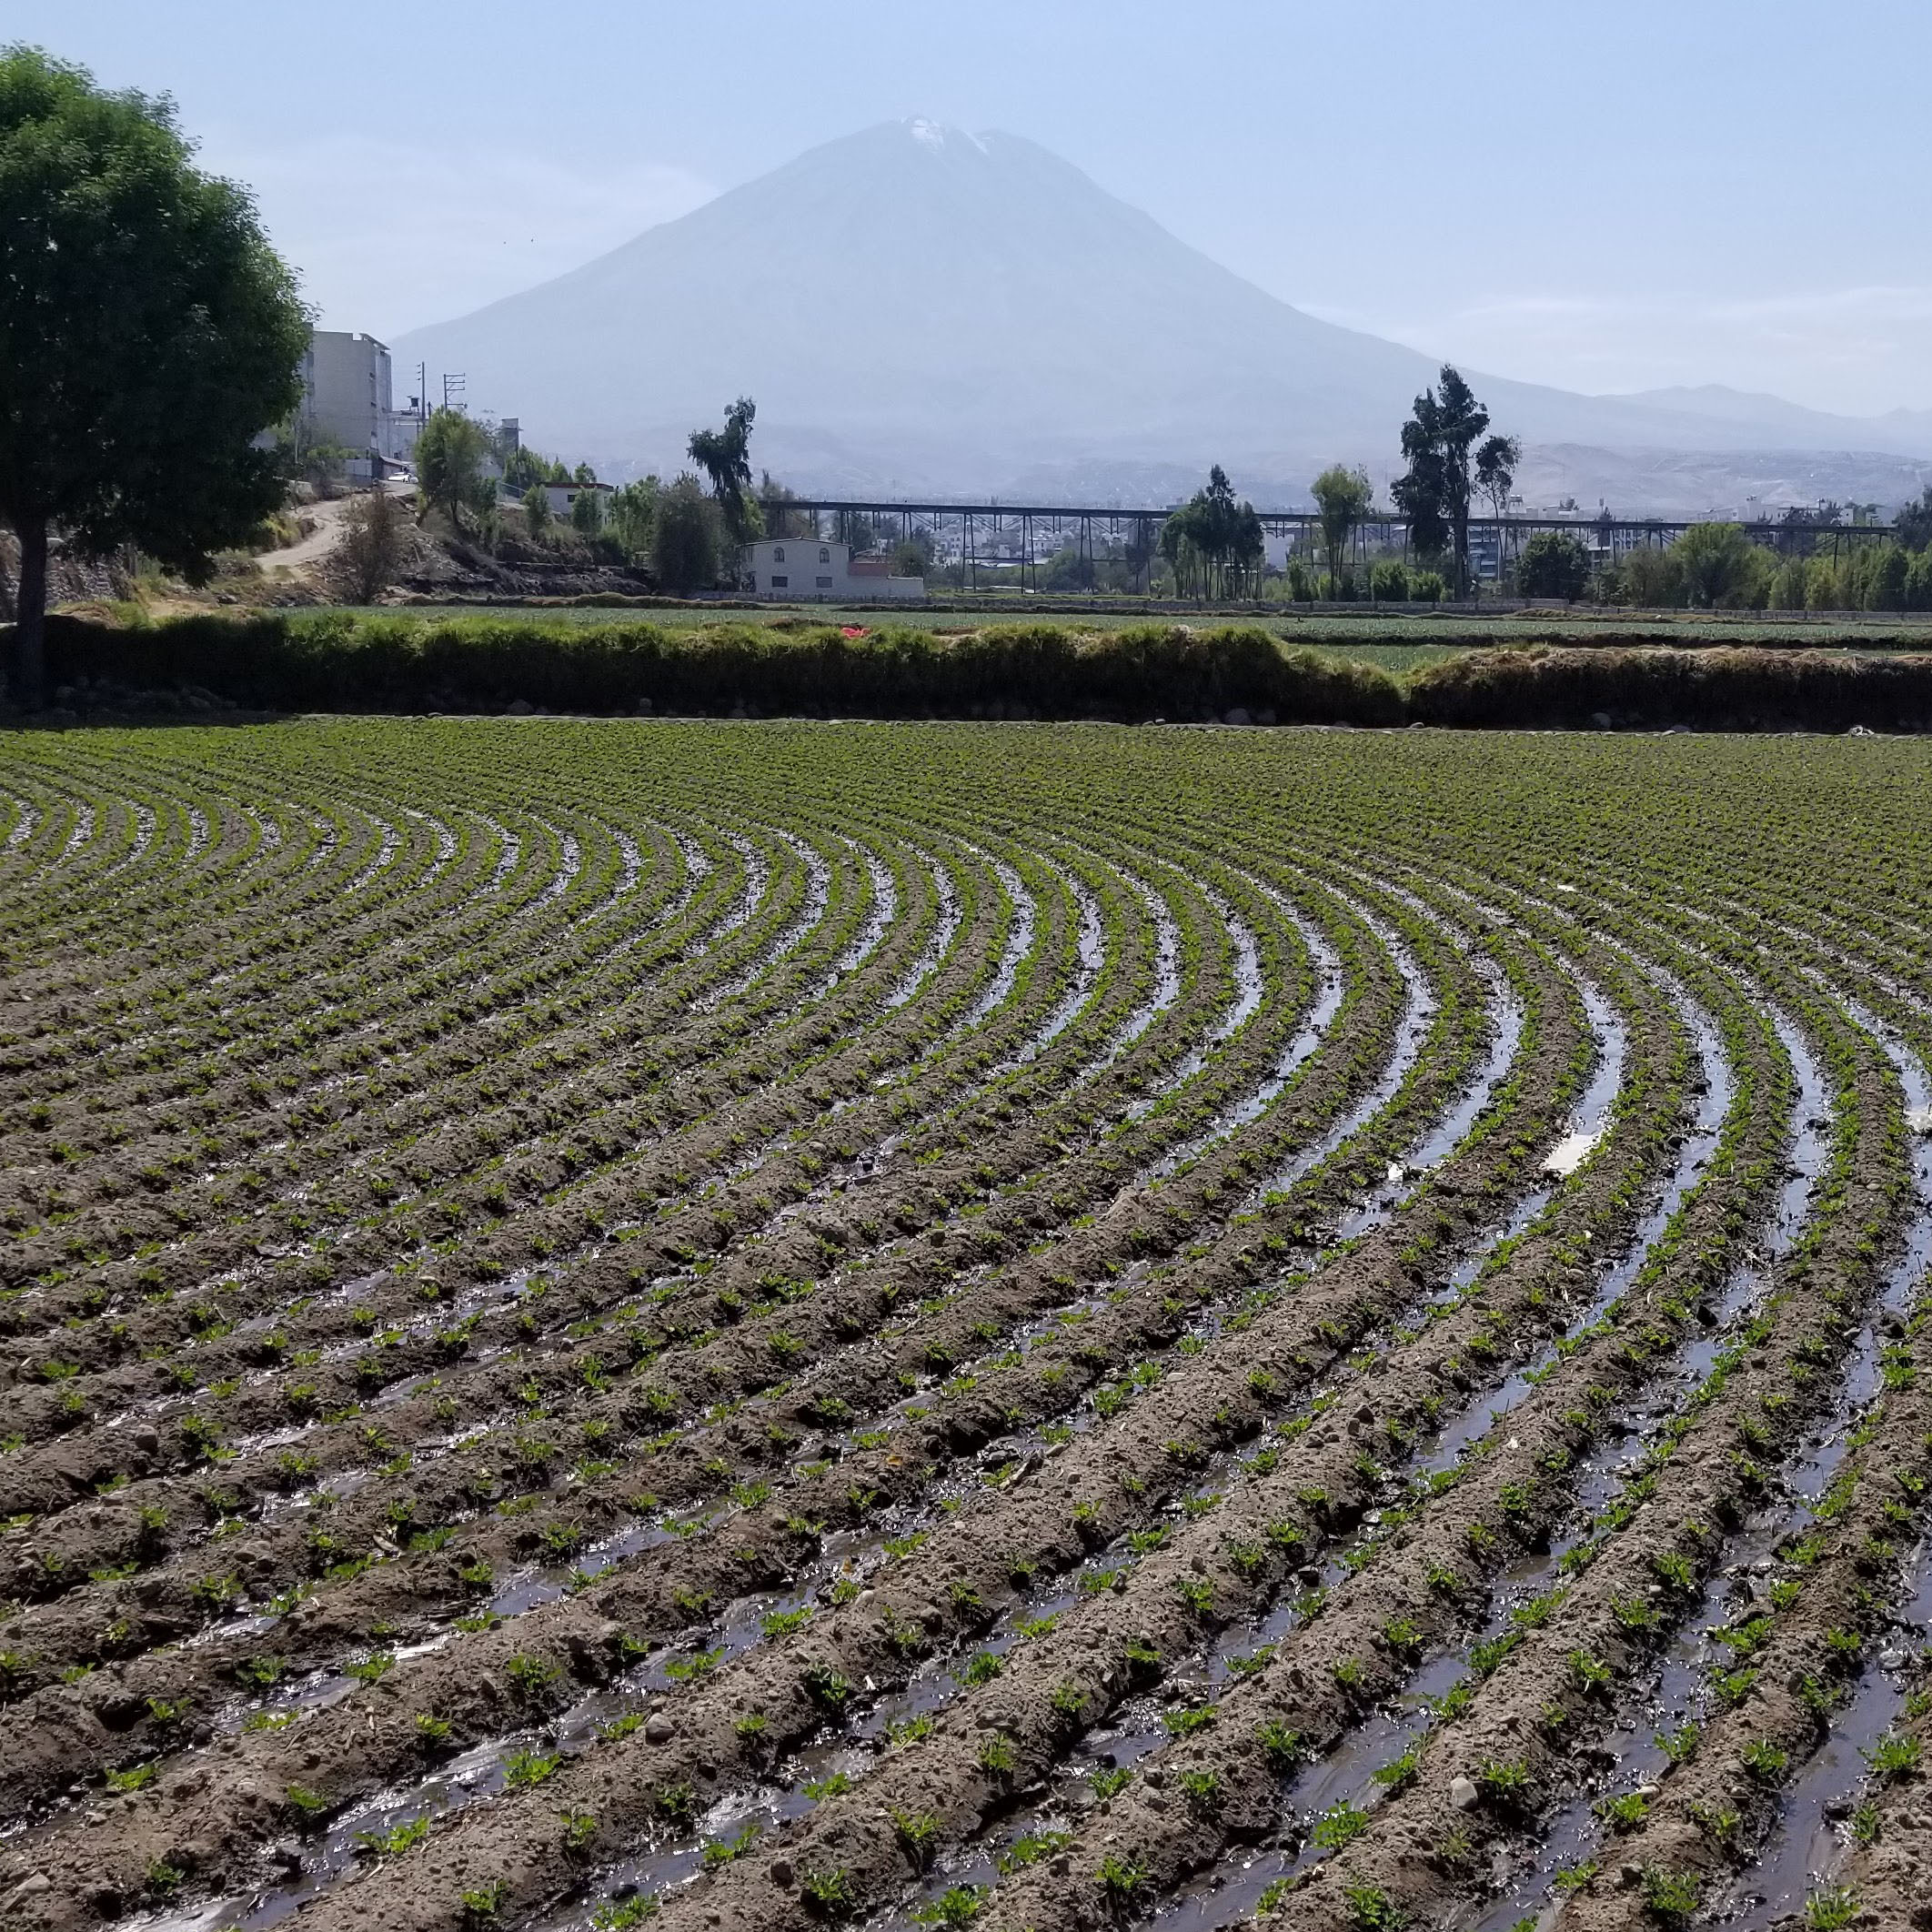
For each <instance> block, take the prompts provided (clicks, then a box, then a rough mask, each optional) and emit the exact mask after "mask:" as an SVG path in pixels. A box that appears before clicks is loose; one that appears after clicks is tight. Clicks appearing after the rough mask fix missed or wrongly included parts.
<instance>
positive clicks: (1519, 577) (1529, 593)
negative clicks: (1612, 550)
mask: <svg viewBox="0 0 1932 1932" xmlns="http://www.w3.org/2000/svg"><path fill="white" fill-rule="evenodd" d="M1589 581H1590V553H1589V551H1588V550H1586V549H1585V548H1584V546H1583V539H1582V538H1580V537H1575V536H1572V535H1571V533H1570V532H1569V531H1568V530H1538V531H1537V532H1536V534H1535V536H1534V537H1532V538H1530V540H1529V541H1528V542H1527V543H1526V544H1524V547H1523V558H1522V561H1521V562H1519V563H1518V564H1517V566H1516V588H1517V589H1519V590H1520V591H1522V593H1523V595H1524V597H1560V598H1562V599H1564V600H1565V602H1567V603H1574V602H1575V600H1576V599H1578V598H1580V597H1581V596H1582V595H1583V594H1584V591H1585V589H1586V588H1587V586H1588V584H1589Z"/></svg>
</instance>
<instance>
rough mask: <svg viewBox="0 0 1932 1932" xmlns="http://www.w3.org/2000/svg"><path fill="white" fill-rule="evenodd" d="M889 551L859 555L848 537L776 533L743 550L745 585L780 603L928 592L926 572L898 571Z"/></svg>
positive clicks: (883, 599)
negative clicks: (837, 539)
mask: <svg viewBox="0 0 1932 1932" xmlns="http://www.w3.org/2000/svg"><path fill="white" fill-rule="evenodd" d="M891 568H892V567H891V564H889V563H888V562H887V561H886V559H885V558H883V557H854V556H853V555H852V549H851V546H850V544H846V543H820V542H819V541H817V540H816V539H815V538H800V537H783V538H779V537H772V538H765V539H764V540H763V541H762V542H759V543H748V544H746V545H744V546H743V548H742V549H741V550H740V570H741V571H742V573H743V579H744V587H745V589H747V590H749V591H750V593H751V594H752V595H753V596H754V597H769V598H775V599H777V600H778V601H779V602H780V603H808V604H810V603H820V604H840V603H856V604H883V603H904V602H909V601H913V600H916V599H921V598H923V597H924V596H925V594H926V580H925V579H924V578H922V577H894V576H893V575H892V574H891Z"/></svg>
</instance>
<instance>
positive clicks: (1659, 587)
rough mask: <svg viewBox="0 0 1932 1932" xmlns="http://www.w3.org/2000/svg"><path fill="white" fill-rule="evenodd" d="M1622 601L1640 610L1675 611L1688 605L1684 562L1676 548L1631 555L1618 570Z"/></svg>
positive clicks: (1639, 551)
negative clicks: (1686, 603)
mask: <svg viewBox="0 0 1932 1932" xmlns="http://www.w3.org/2000/svg"><path fill="white" fill-rule="evenodd" d="M1617 579H1618V586H1619V589H1620V592H1621V595H1622V600H1623V601H1624V602H1625V603H1626V604H1628V605H1630V606H1631V607H1632V608H1633V609H1638V610H1674V609H1676V608H1677V607H1678V606H1679V605H1681V604H1682V603H1683V602H1684V561H1683V559H1682V558H1680V557H1678V556H1677V554H1676V550H1675V546H1673V547H1672V548H1670V549H1667V550H1654V549H1649V548H1644V549H1637V550H1631V551H1629V552H1627V553H1626V554H1625V558H1624V560H1623V562H1622V564H1621V565H1619V566H1618V569H1617Z"/></svg>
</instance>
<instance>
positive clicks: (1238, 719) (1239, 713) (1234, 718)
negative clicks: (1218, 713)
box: [1222, 704, 1254, 725]
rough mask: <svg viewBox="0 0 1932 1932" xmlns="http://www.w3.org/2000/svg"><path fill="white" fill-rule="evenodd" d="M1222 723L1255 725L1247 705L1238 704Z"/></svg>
mask: <svg viewBox="0 0 1932 1932" xmlns="http://www.w3.org/2000/svg"><path fill="white" fill-rule="evenodd" d="M1222 722H1223V724H1231V725H1247V724H1253V722H1254V720H1253V719H1252V718H1251V717H1249V715H1248V711H1247V707H1246V706H1245V705H1239V704H1237V705H1236V706H1235V707H1234V709H1233V710H1232V711H1230V712H1229V713H1228V715H1227V716H1226V717H1225V718H1224V719H1222Z"/></svg>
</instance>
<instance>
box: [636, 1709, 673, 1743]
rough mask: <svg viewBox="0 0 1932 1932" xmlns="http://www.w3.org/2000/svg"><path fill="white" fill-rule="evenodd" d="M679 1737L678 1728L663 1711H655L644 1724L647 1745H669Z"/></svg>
mask: <svg viewBox="0 0 1932 1932" xmlns="http://www.w3.org/2000/svg"><path fill="white" fill-rule="evenodd" d="M677 1735H678V1726H676V1725H674V1724H673V1723H672V1722H671V1721H670V1719H669V1717H667V1716H665V1715H664V1713H663V1712H662V1711H653V1712H652V1713H651V1714H650V1716H649V1717H648V1718H647V1719H646V1720H645V1724H644V1742H645V1743H646V1744H669V1742H670V1741H671V1739H672V1738H673V1737H675V1736H677Z"/></svg>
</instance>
